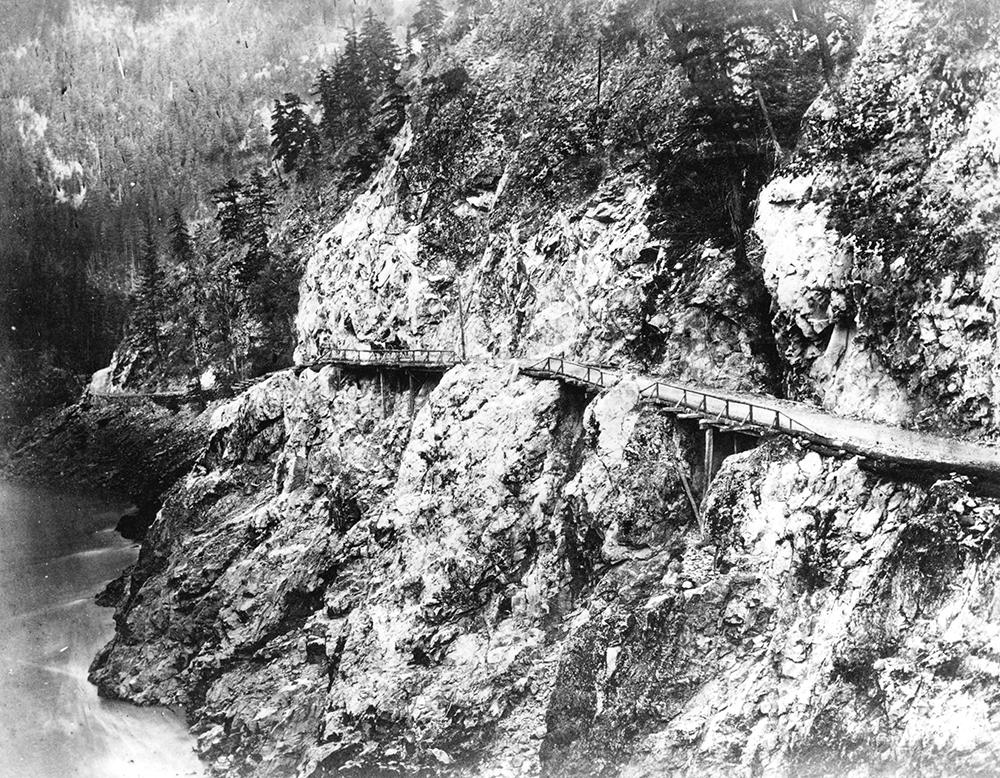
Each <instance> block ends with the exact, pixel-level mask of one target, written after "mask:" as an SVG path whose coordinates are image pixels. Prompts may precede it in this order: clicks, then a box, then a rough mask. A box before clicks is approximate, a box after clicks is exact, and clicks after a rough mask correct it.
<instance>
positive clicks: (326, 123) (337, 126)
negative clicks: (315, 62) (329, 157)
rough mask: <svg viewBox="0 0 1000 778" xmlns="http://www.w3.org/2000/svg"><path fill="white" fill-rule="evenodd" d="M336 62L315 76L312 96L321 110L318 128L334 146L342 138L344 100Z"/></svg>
mask: <svg viewBox="0 0 1000 778" xmlns="http://www.w3.org/2000/svg"><path fill="white" fill-rule="evenodd" d="M338 63H339V60H338V62H335V63H334V66H333V68H332V69H329V68H323V69H322V70H320V71H319V75H317V76H316V81H315V83H314V84H313V89H312V94H314V95H315V96H316V99H317V101H318V102H319V105H320V108H321V109H322V112H323V115H322V117H321V118H320V122H319V127H320V130H321V131H322V133H323V135H324V136H325V137H326V139H327V140H328V141H330V142H331V143H333V144H336V143H337V142H338V141H340V140H341V139H342V138H343V137H344V121H343V110H344V99H343V95H342V93H341V86H340V82H339V68H338Z"/></svg>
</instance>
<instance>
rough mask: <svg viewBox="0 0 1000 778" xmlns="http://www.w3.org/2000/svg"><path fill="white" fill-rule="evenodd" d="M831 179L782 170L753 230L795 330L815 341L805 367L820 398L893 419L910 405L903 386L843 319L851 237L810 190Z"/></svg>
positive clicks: (763, 197)
mask: <svg viewBox="0 0 1000 778" xmlns="http://www.w3.org/2000/svg"><path fill="white" fill-rule="evenodd" d="M833 185H834V182H832V181H830V180H828V179H824V178H823V177H821V176H819V175H803V176H794V177H789V176H783V177H779V178H776V179H775V180H774V181H772V182H771V183H770V184H768V185H767V186H766V187H765V188H764V190H763V191H762V192H761V194H760V201H759V206H758V209H757V220H756V222H755V224H754V231H755V232H756V233H757V235H758V236H759V237H760V239H761V241H762V242H763V244H764V261H763V271H764V281H765V283H766V284H767V286H768V289H770V291H771V294H772V296H773V299H774V302H775V304H776V305H777V306H778V308H779V309H780V310H781V312H782V313H783V314H784V315H786V316H787V317H788V318H789V319H790V320H791V321H792V322H793V323H794V326H795V327H796V328H797V330H798V333H799V334H800V335H801V336H802V337H803V338H805V339H806V340H808V341H811V342H813V343H815V344H816V345H815V346H814V347H813V348H812V350H811V351H810V352H809V353H808V354H807V358H809V359H810V360H812V363H811V367H810V369H809V374H810V376H811V378H812V380H813V381H814V385H815V388H816V392H817V394H818V395H819V396H820V398H821V399H822V401H823V404H824V406H825V407H827V408H828V409H829V410H831V411H833V412H834V413H838V414H842V415H846V416H858V417H861V418H866V419H873V420H876V421H883V422H887V423H891V424H899V423H901V422H903V421H904V420H905V419H907V418H908V417H909V416H910V414H911V412H912V411H911V408H910V406H909V403H908V401H907V396H906V392H905V390H904V388H903V387H901V386H900V385H899V384H898V382H897V381H895V380H894V379H893V378H892V377H891V376H889V375H888V373H887V372H886V371H885V369H884V368H883V367H882V366H881V365H880V362H879V359H878V357H877V356H876V355H875V354H873V353H872V352H871V351H870V350H869V349H867V348H866V347H865V345H864V342H863V340H859V338H858V332H857V327H856V326H854V324H853V322H852V321H850V319H849V314H848V310H847V301H848V291H847V287H848V285H849V284H850V283H851V280H852V278H851V271H852V269H853V267H852V251H853V249H852V247H851V244H850V241H849V240H847V239H845V238H844V237H843V236H841V235H839V234H838V233H837V232H836V231H834V230H832V229H830V228H828V227H827V220H828V218H829V210H830V209H829V206H828V205H826V204H825V203H823V202H822V201H819V202H817V201H814V200H813V198H812V193H813V191H814V189H820V188H823V187H830V186H833ZM824 342H825V347H824V346H823V344H824Z"/></svg>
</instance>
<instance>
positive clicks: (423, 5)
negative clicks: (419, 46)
mask: <svg viewBox="0 0 1000 778" xmlns="http://www.w3.org/2000/svg"><path fill="white" fill-rule="evenodd" d="M443 22H444V11H443V10H442V9H441V3H440V2H439V0H420V3H419V5H418V6H417V12H416V13H415V14H414V15H413V29H414V31H415V32H416V33H417V35H418V36H419V37H421V38H423V39H424V40H427V41H433V40H436V39H437V35H438V33H439V32H440V31H441V24H442V23H443Z"/></svg>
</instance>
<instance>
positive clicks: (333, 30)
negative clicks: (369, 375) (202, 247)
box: [0, 0, 390, 413]
mask: <svg viewBox="0 0 1000 778" xmlns="http://www.w3.org/2000/svg"><path fill="white" fill-rule="evenodd" d="M6 5H9V6H10V7H9V8H8V7H6V6H5V9H4V10H5V14H4V25H3V35H4V40H3V51H2V54H0V97H2V99H0V173H2V175H0V275H2V278H3V283H2V286H0V320H2V322H0V323H2V329H0V347H2V348H0V354H2V357H0V359H2V362H0V369H2V370H3V372H4V377H5V380H4V381H3V385H4V386H5V387H7V386H9V384H10V382H12V381H13V382H15V383H16V385H17V386H18V387H27V393H28V395H30V396H31V397H32V398H34V399H37V400H39V402H44V400H46V399H52V398H53V397H56V396H58V395H59V392H60V390H63V389H64V388H65V385H66V379H67V378H69V375H68V374H71V373H89V372H92V371H93V370H95V369H97V368H98V367H101V366H102V365H105V364H107V362H108V359H109V358H110V356H111V352H112V350H113V349H114V348H115V347H116V346H117V345H118V343H119V341H120V339H121V337H122V334H123V331H124V330H123V327H125V324H126V321H127V319H128V318H129V313H130V311H132V310H134V307H135V305H134V303H135V300H136V298H137V295H138V294H139V292H140V290H141V289H142V288H143V280H142V277H143V275H144V274H145V273H146V271H147V268H148V264H149V257H150V251H151V250H152V249H151V248H150V247H151V246H152V247H153V248H154V249H155V252H154V253H156V254H157V256H158V257H159V261H160V263H161V266H162V268H161V269H162V272H163V273H164V274H165V275H166V277H168V278H172V277H173V276H176V275H177V274H180V275H181V276H184V275H188V271H187V270H185V269H183V268H179V267H178V261H177V260H176V258H175V257H173V256H172V255H171V254H170V249H169V245H170V238H169V230H170V226H171V224H173V223H174V222H172V221H171V220H172V218H173V215H174V214H178V215H180V217H181V218H182V219H183V220H184V222H185V223H186V224H187V225H188V226H187V229H188V231H189V232H191V233H195V232H197V230H198V226H199V225H200V224H202V223H203V222H205V221H206V220H209V221H210V220H211V217H212V216H213V215H214V211H215V206H214V204H213V201H212V197H211V195H210V192H211V190H212V189H214V188H216V187H219V186H222V185H223V184H224V183H225V182H226V181H227V180H228V179H230V178H233V177H237V178H238V177H246V176H248V175H249V173H250V171H252V170H254V169H258V168H260V169H263V170H267V169H269V167H270V162H271V154H270V151H271V149H270V137H269V126H270V112H271V107H272V103H273V101H274V99H275V97H276V96H280V95H281V94H282V93H284V92H286V91H297V92H302V93H303V94H308V90H309V88H310V84H311V82H312V80H313V78H314V77H315V74H316V71H317V69H318V68H319V67H320V66H321V65H322V64H324V63H326V62H329V61H330V60H331V58H332V57H333V56H334V52H335V51H336V50H337V48H338V47H340V46H341V45H342V42H343V39H344V34H345V30H346V29H350V27H351V26H352V24H353V20H355V19H357V22H358V23H359V24H360V16H361V13H362V12H361V11H360V10H359V9H358V8H357V7H356V6H355V5H352V4H349V3H338V2H320V1H319V0H306V1H305V2H299V1H297V0H296V1H290V2H280V3H269V4H260V3H247V2H242V3H210V2H198V1H197V0H183V1H182V2H148V1H147V0H142V1H137V2H131V3H114V4H112V3H104V2H100V1H99V0H95V1H94V2H89V1H86V0H84V1H82V2H69V1H68V0H63V2H48V3H38V4H35V3H8V4H6ZM375 7H376V8H377V9H378V10H379V12H380V13H388V12H389V11H390V9H389V8H388V7H385V8H382V7H379V6H378V5H377V4H376V6H375ZM183 281H184V279H183V278H180V279H178V278H173V282H174V285H175V286H177V287H182V286H183V285H184V283H183ZM293 286H294V284H293ZM208 306H210V303H208V302H202V303H201V304H200V306H199V307H202V308H203V307H208ZM140 318H141V317H140ZM132 329H134V327H133V328H132ZM187 358H188V359H190V355H188V357H187ZM57 369H59V370H57ZM60 370H61V371H66V372H64V373H60ZM49 392H51V393H53V394H52V395H51V396H49V397H45V396H44V395H46V394H47V393H49ZM23 397H24V393H22V392H20V391H19V390H15V391H14V392H13V393H12V394H11V396H6V395H5V403H4V404H5V406H6V408H7V411H8V413H16V411H17V408H15V407H14V406H16V405H18V404H19V403H20V400H21V399H23Z"/></svg>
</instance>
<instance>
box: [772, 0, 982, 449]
mask: <svg viewBox="0 0 1000 778" xmlns="http://www.w3.org/2000/svg"><path fill="white" fill-rule="evenodd" d="M939 10H941V9H929V8H928V7H926V6H924V5H922V4H920V3H916V2H912V1H911V0H885V1H884V2H880V3H878V4H876V6H875V8H874V17H873V20H872V22H871V24H870V25H869V27H868V29H867V32H866V34H865V38H864V40H863V42H862V44H861V47H860V50H859V52H858V55H857V57H856V58H855V60H854V63H853V65H852V67H851V70H850V72H849V73H848V74H847V76H846V78H845V80H844V82H843V83H842V84H841V85H840V87H839V89H840V98H841V99H840V100H839V101H834V100H831V99H830V98H829V96H824V97H822V98H821V99H820V100H818V101H817V102H816V104H815V105H814V106H813V108H812V109H811V114H810V116H811V117H812V121H814V122H816V123H818V126H824V125H827V124H828V125H830V126H832V127H834V128H837V127H840V129H839V130H836V129H835V130H834V137H836V133H837V132H844V133H848V135H849V137H850V135H851V134H853V135H863V134H865V133H869V132H872V131H873V128H874V127H876V126H877V125H878V124H879V123H884V124H885V126H888V127H889V128H890V129H888V130H887V131H883V130H878V131H876V132H875V134H874V135H873V138H874V140H872V141H871V148H870V149H868V148H867V147H863V148H862V150H861V151H858V150H855V151H853V152H850V153H845V154H843V155H841V156H839V157H838V156H837V154H835V153H834V154H829V155H827V154H825V151H824V148H823V141H822V140H820V141H816V140H815V139H814V140H813V141H812V142H813V143H816V144H817V146H816V148H808V149H805V151H804V153H806V154H812V157H811V158H814V159H817V160H818V161H817V162H816V163H815V164H812V165H811V166H810V167H809V168H808V169H807V168H805V167H804V166H801V165H800V166H799V167H797V168H793V169H794V170H795V172H792V173H786V174H784V175H782V176H779V177H778V178H777V179H775V180H774V181H772V182H771V183H770V184H769V185H768V186H767V187H766V188H765V189H764V190H763V191H762V193H761V196H760V200H759V207H758V212H757V221H756V224H755V231H756V232H757V234H758V235H759V236H760V238H761V240H762V242H763V245H764V249H765V253H764V261H763V270H764V277H765V282H766V283H767V285H768V288H769V289H770V291H771V293H772V295H773V299H774V302H775V304H776V306H777V308H778V309H779V316H778V319H777V322H778V325H779V329H782V328H783V329H784V332H783V333H782V336H783V338H784V343H785V349H786V354H785V356H786V358H787V359H788V361H789V363H790V364H791V365H792V368H793V370H794V371H795V372H796V375H797V376H798V377H799V378H800V379H804V384H805V386H804V389H805V391H806V392H807V393H811V394H813V395H815V396H816V397H818V398H819V399H821V400H822V402H823V403H824V404H825V405H826V406H827V407H828V408H830V409H832V410H834V411H836V412H838V413H845V414H852V415H858V416H862V417H865V418H871V419H876V420H881V421H888V422H899V423H902V422H905V423H921V424H927V425H930V426H941V425H947V424H950V425H951V426H964V425H968V426H972V427H979V428H980V429H982V430H983V431H985V432H989V431H990V430H995V428H996V426H997V424H998V420H1000V411H998V407H1000V389H998V387H1000V369H998V360H997V356H996V355H997V352H998V337H997V333H998V328H1000V320H998V318H997V317H998V311H1000V309H998V306H997V302H996V294H997V278H998V277H1000V276H998V270H997V261H998V256H1000V248H998V247H1000V170H998V166H997V159H998V158H1000V151H998V149H1000V146H998V142H997V138H998V137H1000V118H998V117H1000V111H998V106H1000V65H998V63H1000V49H998V46H997V45H996V42H995V41H993V42H991V43H989V44H987V45H985V46H984V48H983V49H982V51H981V52H978V53H977V54H976V55H975V56H974V57H973V58H972V60H971V61H969V62H968V63H966V60H965V59H963V58H965V57H966V53H961V52H949V51H947V46H948V45H949V44H948V43H946V42H945V41H948V40H950V39H949V38H948V35H950V34H951V32H952V31H950V30H949V31H948V32H947V33H942V34H941V35H939V36H937V37H935V35H934V34H931V33H929V32H928V31H929V30H933V29H934V25H935V24H943V22H940V20H939V19H938V17H936V16H934V14H935V13H937V12H938V11H939ZM943 13H945V14H946V13H947V11H946V10H945V11H943ZM969 56H971V55H969ZM938 57H947V62H948V63H949V64H948V65H947V66H946V67H945V68H944V71H943V73H941V74H938V73H937V71H936V70H935V67H936V66H935V65H934V63H935V62H938V59H936V58H938ZM963 63H965V64H963ZM966 65H968V67H971V68H974V69H975V70H976V71H977V72H980V73H982V74H983V81H982V83H981V84H978V85H977V87H976V88H974V89H972V88H967V87H965V86H962V85H960V84H958V85H957V84H956V83H955V82H954V81H953V77H952V75H951V71H952V70H962V69H963V68H965V67H966ZM879 90H884V92H885V94H886V95H887V97H886V100H888V101H889V102H888V103H885V102H882V103H878V104H877V105H876V104H874V103H870V102H867V101H868V100H869V97H870V96H871V95H872V94H874V93H876V92H879ZM930 94H936V95H937V97H936V98H935V99H934V100H932V101H930V103H929V97H928V95H930ZM886 108H888V109H889V110H886V111H885V114H884V115H883V114H879V113H878V111H880V110H883V109H886ZM880 133H881V134H880ZM817 137H822V136H817ZM859 181H860V182H863V183H859ZM848 194H849V195H850V197H848ZM871 203H875V204H876V205H874V206H871ZM833 217H835V221H836V224H837V227H836V228H835V227H834V224H833V222H832V221H831V219H832V218H833ZM853 220H857V224H858V227H857V232H856V233H854V232H852V230H854V229H855V226H854V221H853ZM893 222H896V223H899V224H905V225H906V228H905V229H902V230H896V231H894V228H893ZM859 235H864V236H865V238H864V240H861V239H860V238H859V237H858V236H859ZM906 241H910V242H909V243H907V242H906ZM920 241H923V244H921V242H920ZM899 245H904V246H907V247H910V246H920V245H923V246H924V248H923V249H922V250H918V249H916V248H914V249H912V250H909V249H908V250H907V251H904V252H903V253H900V252H899V250H898V246H899ZM869 291H872V292H874V297H875V298H876V299H877V300H878V301H880V302H878V303H877V304H876V310H869V309H868V308H866V307H865V305H864V304H863V303H860V302H858V301H859V300H862V301H863V300H866V299H872V298H869V297H866V295H867V294H868V292H869ZM894 291H895V294H894ZM878 305H881V306H882V307H881V308H878ZM886 333H888V334H886ZM876 344H877V345H876ZM876 349H877V351H878V353H876Z"/></svg>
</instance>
